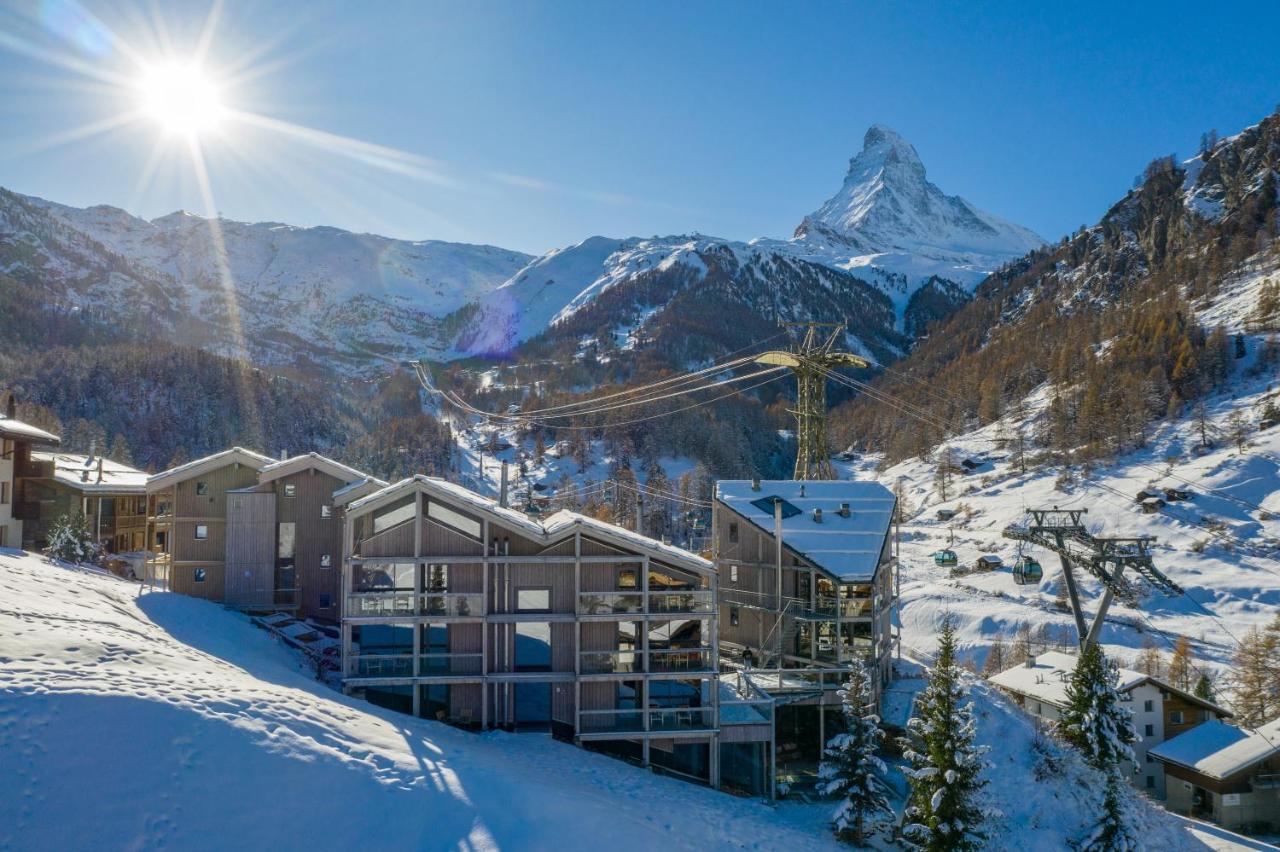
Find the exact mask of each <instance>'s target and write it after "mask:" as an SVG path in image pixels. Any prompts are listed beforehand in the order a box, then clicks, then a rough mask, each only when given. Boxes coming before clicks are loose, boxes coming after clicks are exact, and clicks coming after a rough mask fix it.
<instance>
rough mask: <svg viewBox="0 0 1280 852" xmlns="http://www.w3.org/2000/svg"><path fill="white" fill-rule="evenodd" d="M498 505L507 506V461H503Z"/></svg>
mask: <svg viewBox="0 0 1280 852" xmlns="http://www.w3.org/2000/svg"><path fill="white" fill-rule="evenodd" d="M498 505H499V506H501V507H502V508H504V509H505V508H506V507H507V463H506V462H503V463H502V479H501V484H499V485H498Z"/></svg>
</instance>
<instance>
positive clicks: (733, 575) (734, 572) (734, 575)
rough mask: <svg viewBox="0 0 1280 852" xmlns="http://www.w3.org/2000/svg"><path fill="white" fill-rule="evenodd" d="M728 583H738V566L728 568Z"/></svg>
mask: <svg viewBox="0 0 1280 852" xmlns="http://www.w3.org/2000/svg"><path fill="white" fill-rule="evenodd" d="M729 582H730V583H736V582H738V566H737V565H730V566H729Z"/></svg>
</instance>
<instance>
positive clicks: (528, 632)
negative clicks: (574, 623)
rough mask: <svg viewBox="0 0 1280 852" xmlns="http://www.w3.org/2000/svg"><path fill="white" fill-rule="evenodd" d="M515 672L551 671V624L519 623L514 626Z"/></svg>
mask: <svg viewBox="0 0 1280 852" xmlns="http://www.w3.org/2000/svg"><path fill="white" fill-rule="evenodd" d="M516 671H518V672H549V671H551V623H550V622H547V621H521V622H518V623H517V624H516Z"/></svg>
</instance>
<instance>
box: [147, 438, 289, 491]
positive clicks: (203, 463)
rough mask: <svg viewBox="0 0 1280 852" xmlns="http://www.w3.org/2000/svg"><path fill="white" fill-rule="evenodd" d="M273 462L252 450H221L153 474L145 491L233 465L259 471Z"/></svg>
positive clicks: (269, 457)
mask: <svg viewBox="0 0 1280 852" xmlns="http://www.w3.org/2000/svg"><path fill="white" fill-rule="evenodd" d="M274 461H275V459H273V458H271V456H266V455H263V454H262V453H258V452H254V451H253V450H246V449H245V448H244V447H232V448H231V449H229V450H223V451H222V452H220V453H214V454H213V455H211V456H205V457H204V458H201V459H196V460H195V461H189V462H187V463H186V464H180V465H178V466H177V467H172V468H169V469H168V470H163V471H161V472H160V473H157V474H154V475H153V476H151V477H150V478H149V479H148V480H147V489H148V490H149V491H154V490H156V489H157V488H159V487H161V486H164V485H169V484H171V483H174V482H181V481H183V480H185V479H188V478H190V477H192V476H195V475H196V474H199V473H204V472H206V471H210V470H217V469H218V468H220V467H225V466H226V465H229V464H233V463H235V464H242V465H244V466H245V467H251V468H253V469H254V470H259V469H261V468H262V466H263V465H268V464H271V463H272V462H274Z"/></svg>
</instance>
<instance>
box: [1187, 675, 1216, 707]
mask: <svg viewBox="0 0 1280 852" xmlns="http://www.w3.org/2000/svg"><path fill="white" fill-rule="evenodd" d="M1191 694H1192V695H1194V696H1195V697H1196V698H1199V699H1200V700H1201V701H1214V702H1216V701H1217V699H1216V698H1215V697H1214V694H1213V681H1212V680H1210V679H1209V676H1208V675H1207V674H1203V673H1202V674H1201V675H1200V677H1199V678H1198V679H1197V680H1196V688H1195V689H1193V690H1192V693H1191Z"/></svg>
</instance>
